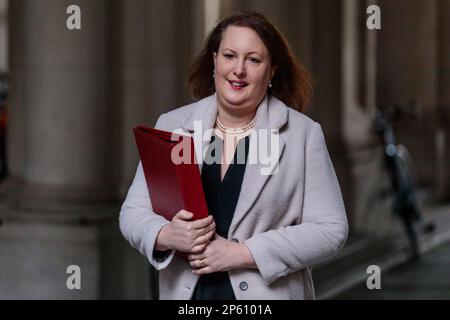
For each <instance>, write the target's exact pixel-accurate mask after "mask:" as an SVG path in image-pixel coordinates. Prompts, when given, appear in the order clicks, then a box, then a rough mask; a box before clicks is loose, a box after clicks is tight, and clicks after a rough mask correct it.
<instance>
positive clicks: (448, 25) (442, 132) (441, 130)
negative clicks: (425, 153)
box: [435, 0, 450, 198]
mask: <svg viewBox="0 0 450 320" xmlns="http://www.w3.org/2000/svg"><path fill="white" fill-rule="evenodd" d="M438 12H439V34H438V37H439V56H438V59H439V67H438V70H439V75H438V81H439V85H438V86H439V87H438V119H439V120H438V132H437V150H438V152H437V161H438V166H437V168H436V174H435V176H436V180H437V194H438V197H439V198H450V161H449V159H450V90H449V83H450V59H449V57H450V42H449V40H448V39H450V17H449V15H448V14H446V13H448V12H450V1H449V0H441V1H439V2H438Z"/></svg>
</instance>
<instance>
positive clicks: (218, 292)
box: [192, 135, 249, 300]
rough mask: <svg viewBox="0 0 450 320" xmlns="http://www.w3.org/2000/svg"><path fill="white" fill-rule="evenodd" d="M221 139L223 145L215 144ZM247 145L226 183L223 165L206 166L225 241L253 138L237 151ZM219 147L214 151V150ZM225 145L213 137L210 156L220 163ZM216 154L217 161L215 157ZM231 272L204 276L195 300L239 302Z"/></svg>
mask: <svg viewBox="0 0 450 320" xmlns="http://www.w3.org/2000/svg"><path fill="white" fill-rule="evenodd" d="M215 139H219V140H220V141H221V142H222V143H217V142H216V143H215V144H214V143H213V142H214V141H215ZM242 143H245V161H242V160H244V159H242V157H241V159H240V161H238V153H237V152H236V151H235V153H234V158H233V162H232V163H231V164H230V165H229V167H228V169H227V171H226V173H225V176H224V178H223V180H222V179H221V164H220V163H216V162H214V163H212V164H208V163H206V162H205V163H203V167H202V182H203V189H204V192H205V197H206V202H207V205H208V211H209V213H210V214H212V215H213V217H214V221H215V222H216V233H218V234H219V235H220V236H222V237H224V238H225V239H227V238H228V229H229V228H230V224H231V220H232V219H233V215H234V211H235V209H236V205H237V201H238V199H239V194H240V192H241V185H242V181H243V179H244V172H245V167H246V164H247V158H248V149H249V136H247V137H245V138H242V139H241V140H240V141H239V142H238V146H237V147H236V150H241V149H240V148H242V147H244V146H242ZM214 145H215V146H216V148H215V149H213V146H214ZM222 150H223V141H222V139H220V138H219V137H218V136H216V135H212V137H211V144H210V146H209V150H208V154H210V155H211V156H212V157H214V158H216V159H222ZM215 151H217V152H218V153H219V154H217V157H216V155H215ZM235 299H236V298H235V296H234V292H233V288H232V287H231V283H230V278H229V275H228V272H216V273H211V274H207V275H202V276H200V279H199V281H198V283H197V286H196V288H195V290H194V294H193V296H192V300H235Z"/></svg>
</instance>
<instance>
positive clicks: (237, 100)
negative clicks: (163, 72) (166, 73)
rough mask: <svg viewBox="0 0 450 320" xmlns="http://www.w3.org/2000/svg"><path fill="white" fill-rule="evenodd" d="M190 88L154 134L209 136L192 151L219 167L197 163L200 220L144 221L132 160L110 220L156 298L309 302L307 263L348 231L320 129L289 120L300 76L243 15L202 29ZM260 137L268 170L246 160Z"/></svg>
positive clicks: (305, 93)
mask: <svg viewBox="0 0 450 320" xmlns="http://www.w3.org/2000/svg"><path fill="white" fill-rule="evenodd" d="M189 85H190V89H191V91H192V92H193V94H194V96H196V97H197V98H200V99H201V100H199V101H198V102H196V103H193V104H190V105H187V106H184V107H181V108H178V109H176V110H174V111H171V112H168V113H166V114H163V115H162V116H161V117H160V118H159V119H158V121H157V124H156V127H157V128H159V129H162V130H166V131H174V130H177V129H179V128H181V129H182V130H183V132H184V133H185V134H190V135H193V134H196V132H195V131H196V130H197V131H198V130H199V129H201V130H204V131H207V129H213V130H210V131H212V132H211V133H210V135H209V136H208V139H207V140H206V142H205V141H204V142H203V146H205V147H208V146H209V148H210V149H207V150H208V152H206V153H205V154H210V155H212V156H214V157H216V159H217V158H219V159H221V161H216V162H213V163H210V162H206V161H205V163H201V164H200V165H199V166H200V168H201V175H202V180H203V187H204V190H205V196H206V199H207V204H208V209H209V212H210V216H209V217H208V218H205V219H202V220H197V221H190V220H189V219H190V218H191V217H192V213H190V212H187V211H184V210H182V211H180V212H179V213H178V214H177V215H176V216H175V217H174V219H173V220H172V221H167V220H165V219H164V218H163V217H161V216H160V215H157V214H155V213H154V212H153V211H152V206H151V203H150V199H149V197H148V190H147V187H146V183H145V177H144V174H143V171H142V166H141V164H139V166H138V169H137V173H136V176H135V178H134V181H133V183H132V185H131V187H130V190H129V192H128V195H127V198H126V200H125V202H124V204H123V206H122V210H121V213H120V227H121V231H122V233H123V235H124V237H125V238H126V239H127V240H128V241H129V242H130V243H131V245H132V246H133V247H134V248H136V249H138V250H139V251H140V252H141V253H142V254H144V255H146V256H147V258H148V259H149V261H150V263H151V264H152V265H153V266H154V267H155V268H156V269H158V270H159V271H160V272H159V287H160V298H161V299H313V298H314V288H313V283H312V278H311V267H312V265H314V264H317V263H319V262H322V261H325V260H326V259H329V258H330V257H332V256H333V255H335V254H336V253H337V252H338V251H339V249H340V248H341V247H342V246H343V245H344V243H345V241H346V238H347V232H348V225H347V219H346V214H345V208H344V205H343V201H342V196H341V192H340V188H339V184H338V181H337V178H336V175H335V172H334V169H333V166H332V163H331V161H330V157H329V155H328V151H327V148H326V145H325V140H324V136H323V133H322V129H321V127H320V125H319V124H318V123H316V122H314V121H312V120H311V119H309V118H308V117H307V116H305V115H304V114H302V113H301V112H299V111H302V110H303V108H304V107H305V106H306V104H307V103H308V99H309V96H310V93H311V83H310V81H309V78H308V76H307V73H306V72H305V70H304V69H303V68H302V67H301V66H300V64H299V63H297V62H296V60H295V58H294V56H293V54H292V52H291V50H290V48H289V46H288V45H287V43H286V41H285V40H284V38H283V37H282V36H281V35H280V33H279V32H278V31H277V29H276V28H275V27H274V26H273V25H272V24H270V22H268V21H267V20H266V18H265V17H263V16H262V15H260V14H257V13H244V14H238V15H233V16H231V17H228V18H226V19H224V20H223V21H221V22H220V23H219V24H218V25H217V26H216V27H215V29H214V30H213V31H212V32H211V34H210V36H209V37H208V39H207V41H206V44H205V47H204V49H203V50H202V52H201V53H200V55H199V56H198V58H197V59H196V61H195V62H194V63H193V65H192V67H191V71H190V77H189ZM288 106H289V107H288ZM294 108H296V109H297V110H298V111H296V110H294ZM196 122H197V124H198V123H201V126H200V127H199V126H198V125H196ZM264 130H266V132H269V131H270V132H272V134H271V137H275V140H276V141H277V142H278V143H277V144H278V146H277V144H275V146H277V148H274V150H273V151H276V152H275V153H273V154H275V158H276V160H277V166H276V168H272V169H273V170H270V173H269V174H267V172H265V173H264V170H263V169H267V168H264V164H263V163H261V161H256V163H251V162H250V161H249V159H250V157H251V156H254V155H255V153H256V152H257V149H258V146H259V144H258V143H257V141H259V140H258V139H261V134H260V132H264ZM267 130H269V131H267ZM209 138H210V139H209ZM275 140H272V141H275ZM212 145H215V146H217V145H218V146H221V147H219V148H215V149H214V148H213V150H211V146H212ZM197 147H202V146H199V145H196V148H197ZM236 150H237V151H236ZM239 150H244V151H245V152H244V154H243V155H242V154H241V155H240V156H239V155H238V151H239ZM273 154H272V155H273ZM238 156H239V157H238ZM238 158H239V159H241V161H236V160H238ZM272 158H273V157H272ZM231 160H234V161H231ZM266 171H267V170H266ZM179 253H185V254H184V256H183V255H182V254H179ZM183 257H184V258H183Z"/></svg>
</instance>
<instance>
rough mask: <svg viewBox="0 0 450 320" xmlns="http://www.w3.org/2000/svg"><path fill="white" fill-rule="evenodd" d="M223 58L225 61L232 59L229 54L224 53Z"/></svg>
mask: <svg viewBox="0 0 450 320" xmlns="http://www.w3.org/2000/svg"><path fill="white" fill-rule="evenodd" d="M223 56H224V57H225V59H228V60H230V59H232V58H233V55H232V54H231V53H225V54H224V55H223Z"/></svg>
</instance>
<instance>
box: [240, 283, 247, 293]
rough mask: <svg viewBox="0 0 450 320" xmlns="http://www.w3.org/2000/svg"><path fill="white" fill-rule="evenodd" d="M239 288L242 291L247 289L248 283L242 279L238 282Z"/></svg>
mask: <svg viewBox="0 0 450 320" xmlns="http://www.w3.org/2000/svg"><path fill="white" fill-rule="evenodd" d="M239 288H240V289H241V290H242V291H245V290H247V289H248V284H247V282H245V281H242V282H241V283H240V284H239Z"/></svg>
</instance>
